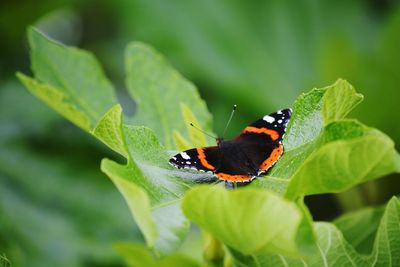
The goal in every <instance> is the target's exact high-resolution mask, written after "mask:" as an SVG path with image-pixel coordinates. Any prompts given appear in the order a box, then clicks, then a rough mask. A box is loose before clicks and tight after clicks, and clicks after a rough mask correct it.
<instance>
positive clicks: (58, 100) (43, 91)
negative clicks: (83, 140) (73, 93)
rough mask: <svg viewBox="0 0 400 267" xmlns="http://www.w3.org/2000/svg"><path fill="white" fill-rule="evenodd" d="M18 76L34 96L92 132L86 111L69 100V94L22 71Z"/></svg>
mask: <svg viewBox="0 0 400 267" xmlns="http://www.w3.org/2000/svg"><path fill="white" fill-rule="evenodd" d="M17 77H18V78H19V80H20V81H21V82H22V83H23V84H24V85H25V87H26V88H27V89H28V90H29V91H30V92H31V93H32V94H33V95H34V96H36V97H37V98H39V99H40V100H42V101H43V102H45V103H46V104H47V105H49V106H50V107H51V108H53V109H54V110H55V111H57V112H58V113H60V114H61V115H63V116H64V117H65V118H66V119H68V120H69V121H71V122H73V123H75V124H76V125H77V126H79V127H81V128H82V129H83V130H85V131H87V132H90V130H91V129H92V123H91V121H90V118H89V117H88V115H87V114H86V113H85V112H83V111H82V110H80V109H79V108H78V107H77V106H76V105H74V104H73V103H71V102H70V101H69V99H70V96H69V95H66V94H65V92H63V91H61V90H58V89H56V88H54V87H52V86H50V85H48V84H44V83H40V82H38V81H37V80H35V79H32V78H30V77H28V76H26V75H24V74H22V73H17Z"/></svg>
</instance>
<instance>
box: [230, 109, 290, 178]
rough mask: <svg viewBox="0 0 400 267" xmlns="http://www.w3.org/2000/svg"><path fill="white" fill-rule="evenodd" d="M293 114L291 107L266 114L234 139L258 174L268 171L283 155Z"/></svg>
mask: <svg viewBox="0 0 400 267" xmlns="http://www.w3.org/2000/svg"><path fill="white" fill-rule="evenodd" d="M291 115H292V110H291V109H282V110H278V111H277V112H274V113H271V114H269V115H265V116H264V117H263V118H262V119H259V120H257V121H255V122H253V123H252V124H250V125H249V126H247V127H246V128H245V129H244V130H243V131H242V132H241V133H240V134H239V135H238V136H237V137H236V138H235V139H234V142H235V143H236V145H237V147H238V148H239V149H240V150H241V151H242V152H243V153H244V154H246V156H247V158H248V159H249V161H250V162H251V164H252V165H253V166H255V168H256V172H257V175H259V174H261V173H263V172H266V171H267V170H268V169H269V168H271V167H272V166H273V165H274V164H275V163H276V162H277V161H278V159H279V158H280V156H281V155H282V153H283V145H282V138H283V135H284V134H285V131H286V127H287V124H288V122H289V120H290V117H291Z"/></svg>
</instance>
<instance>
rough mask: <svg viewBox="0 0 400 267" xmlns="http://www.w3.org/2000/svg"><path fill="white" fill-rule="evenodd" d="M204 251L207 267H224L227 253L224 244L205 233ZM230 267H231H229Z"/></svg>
mask: <svg viewBox="0 0 400 267" xmlns="http://www.w3.org/2000/svg"><path fill="white" fill-rule="evenodd" d="M203 238H204V250H203V257H204V262H205V266H208V267H223V266H225V265H224V256H225V251H224V247H223V245H222V243H221V242H220V241H219V240H217V239H216V238H215V237H214V236H213V235H211V234H210V233H207V232H205V231H203ZM228 266H229V265H228Z"/></svg>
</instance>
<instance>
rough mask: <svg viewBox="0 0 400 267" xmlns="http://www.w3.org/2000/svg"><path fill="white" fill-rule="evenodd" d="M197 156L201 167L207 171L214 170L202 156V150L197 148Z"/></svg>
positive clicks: (203, 155)
mask: <svg viewBox="0 0 400 267" xmlns="http://www.w3.org/2000/svg"><path fill="white" fill-rule="evenodd" d="M197 154H199V160H200V163H201V165H203V166H204V167H206V168H207V169H209V170H212V171H213V170H215V167H214V166H213V165H211V164H210V163H208V161H207V159H206V155H205V154H204V149H202V148H198V149H197Z"/></svg>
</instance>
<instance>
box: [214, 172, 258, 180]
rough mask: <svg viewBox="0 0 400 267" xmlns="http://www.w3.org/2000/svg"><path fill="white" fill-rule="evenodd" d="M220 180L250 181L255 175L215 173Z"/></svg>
mask: <svg viewBox="0 0 400 267" xmlns="http://www.w3.org/2000/svg"><path fill="white" fill-rule="evenodd" d="M215 175H216V176H217V177H218V178H219V179H220V180H224V181H228V182H248V181H251V180H252V179H253V177H250V176H246V175H230V174H226V173H222V172H219V173H216V174H215Z"/></svg>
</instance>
